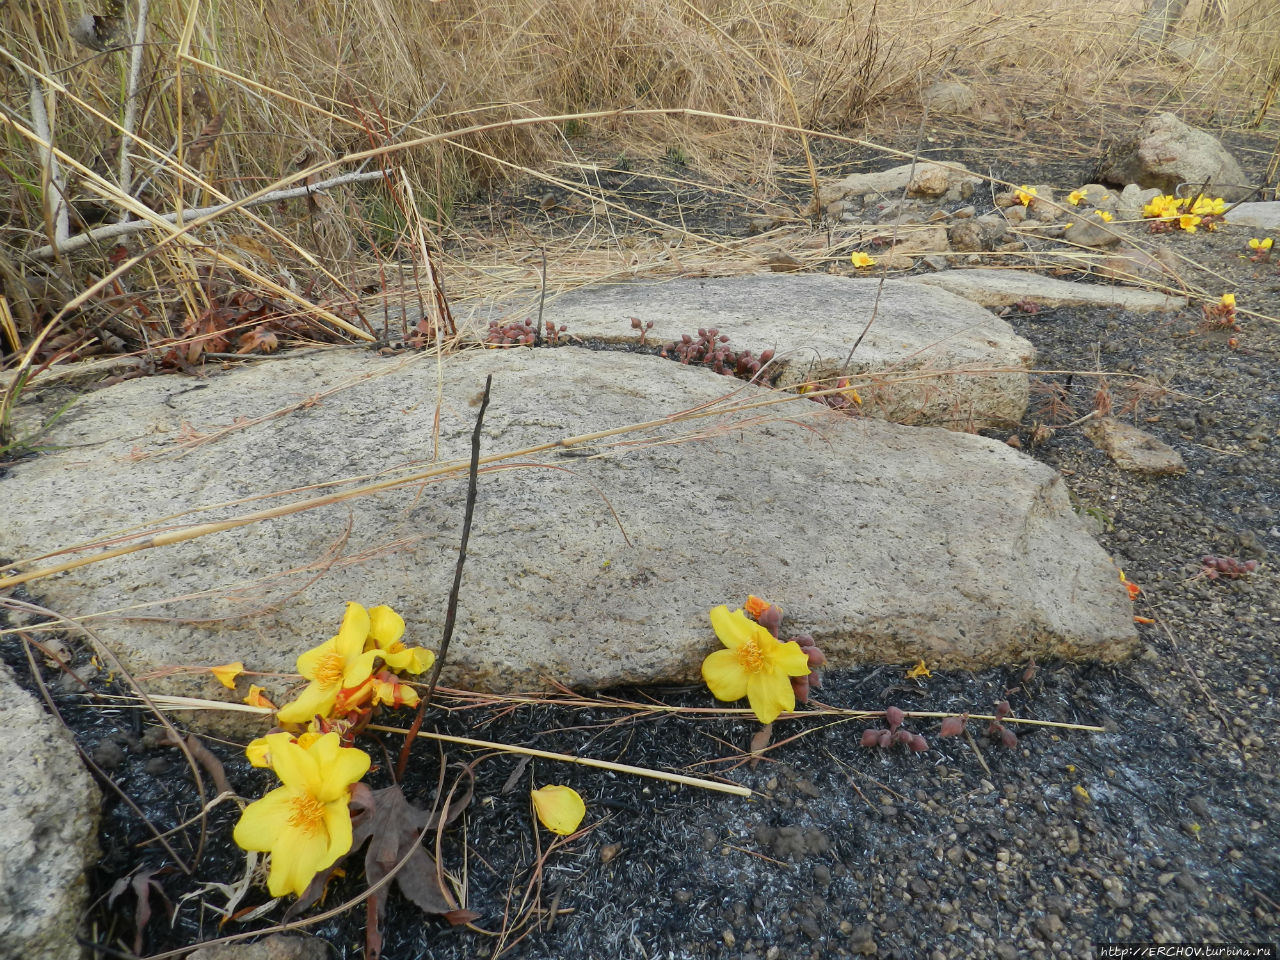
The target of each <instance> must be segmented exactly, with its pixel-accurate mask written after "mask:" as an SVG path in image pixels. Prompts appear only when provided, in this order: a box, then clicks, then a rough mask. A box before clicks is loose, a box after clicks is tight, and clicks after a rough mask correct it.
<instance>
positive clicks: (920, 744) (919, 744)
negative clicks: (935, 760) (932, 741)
mask: <svg viewBox="0 0 1280 960" xmlns="http://www.w3.org/2000/svg"><path fill="white" fill-rule="evenodd" d="M928 749H929V741H928V740H926V739H925V738H924V737H922V736H920V734H918V733H913V734H912V735H911V750H912V752H913V753H924V752H925V751H926V750H928Z"/></svg>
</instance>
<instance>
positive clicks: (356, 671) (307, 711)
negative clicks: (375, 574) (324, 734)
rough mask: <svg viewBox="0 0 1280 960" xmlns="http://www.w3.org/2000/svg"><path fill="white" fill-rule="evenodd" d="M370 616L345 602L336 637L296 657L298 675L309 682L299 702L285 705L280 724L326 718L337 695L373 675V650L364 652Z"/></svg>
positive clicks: (299, 697)
mask: <svg viewBox="0 0 1280 960" xmlns="http://www.w3.org/2000/svg"><path fill="white" fill-rule="evenodd" d="M368 636H369V614H368V613H367V612H366V611H365V609H364V607H362V606H360V604H358V603H348V604H347V612H346V615H345V616H344V617H343V618H342V627H341V629H339V631H338V635H337V636H336V637H333V638H331V639H329V640H326V641H325V642H324V643H322V644H320V646H318V647H312V648H311V649H310V650H308V651H307V652H306V653H304V654H302V655H301V656H299V657H298V672H299V673H300V674H302V675H303V676H304V677H306V678H307V679H308V680H310V681H311V683H309V684H308V685H307V688H306V689H305V690H303V691H302V693H301V694H300V695H299V696H298V699H296V700H294V701H293V702H292V703H286V704H285V705H284V706H283V707H281V708H280V710H279V711H278V713H277V714H276V716H277V717H278V718H279V720H280V722H281V723H296V724H301V723H307V722H309V721H310V720H311V718H312V717H314V716H315V715H316V714H319V715H320V716H322V717H327V716H328V715H329V713H330V711H332V710H333V706H334V702H335V701H336V700H337V699H338V694H339V693H341V692H342V691H343V690H344V689H349V688H352V687H358V686H360V684H362V683H364V682H365V681H366V680H368V679H369V676H370V675H371V674H372V673H373V661H374V660H375V659H376V658H377V656H378V653H377V652H376V651H369V652H368V653H366V652H365V649H364V643H365V639H366V638H367V637H368Z"/></svg>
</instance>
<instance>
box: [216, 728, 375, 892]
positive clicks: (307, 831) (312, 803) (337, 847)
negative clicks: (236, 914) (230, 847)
mask: <svg viewBox="0 0 1280 960" xmlns="http://www.w3.org/2000/svg"><path fill="white" fill-rule="evenodd" d="M265 739H266V740H267V743H268V748H267V749H268V750H269V752H270V755H271V765H272V767H273V768H274V770H275V772H276V775H277V776H278V777H279V778H280V780H281V782H282V783H283V784H284V785H283V786H281V787H277V788H276V789H275V790H272V791H271V792H270V793H268V794H267V795H266V796H265V797H263V798H262V799H261V800H255V801H254V802H253V803H251V804H249V806H247V807H245V809H244V812H243V813H242V814H241V815H240V821H239V822H238V823H237V824H236V828H235V832H234V834H233V836H234V837H235V841H236V844H237V845H238V846H239V847H241V848H242V849H244V850H261V851H269V852H270V853H271V872H270V874H269V875H268V877H267V889H268V890H270V891H271V895H272V896H273V897H282V896H284V895H285V894H286V893H292V894H294V895H296V896H301V895H302V893H303V892H304V891H305V890H306V889H307V885H308V884H309V883H310V882H311V879H312V877H314V876H315V875H316V874H317V873H319V872H320V871H321V870H324V869H325V868H326V867H330V866H332V865H333V864H334V862H335V861H336V860H337V859H338V858H339V857H341V856H342V855H343V854H345V853H346V852H347V851H348V850H350V849H351V813H350V811H349V810H348V809H347V802H348V800H349V798H350V796H351V785H352V784H354V783H355V782H356V781H357V780H359V779H360V778H361V777H363V776H364V775H365V773H366V772H367V771H368V769H369V755H368V754H367V753H365V752H364V751H363V750H355V749H352V748H350V747H343V746H340V744H339V741H338V735H337V734H336V733H326V734H325V735H324V736H322V737H320V738H319V739H318V740H316V741H315V743H313V744H312V746H311V748H310V749H309V750H308V749H305V748H304V747H301V746H299V745H298V744H296V743H294V742H293V740H292V738H291V737H290V736H289V734H287V733H273V734H268V735H267V737H266V738H265Z"/></svg>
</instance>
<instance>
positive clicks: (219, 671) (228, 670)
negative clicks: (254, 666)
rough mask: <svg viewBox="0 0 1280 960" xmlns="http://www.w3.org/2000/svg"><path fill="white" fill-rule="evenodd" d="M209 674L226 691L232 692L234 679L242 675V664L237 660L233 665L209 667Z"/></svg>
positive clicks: (234, 686) (234, 685)
mask: <svg viewBox="0 0 1280 960" xmlns="http://www.w3.org/2000/svg"><path fill="white" fill-rule="evenodd" d="M209 672H210V673H212V674H213V675H214V677H216V678H217V681H218V682H219V683H220V684H222V685H223V686H224V687H226V688H227V689H228V690H234V689H235V688H236V677H238V676H240V674H242V673H244V664H243V663H242V662H241V661H239V660H237V661H236V662H235V663H228V664H224V665H223V666H221V667H210V668H209Z"/></svg>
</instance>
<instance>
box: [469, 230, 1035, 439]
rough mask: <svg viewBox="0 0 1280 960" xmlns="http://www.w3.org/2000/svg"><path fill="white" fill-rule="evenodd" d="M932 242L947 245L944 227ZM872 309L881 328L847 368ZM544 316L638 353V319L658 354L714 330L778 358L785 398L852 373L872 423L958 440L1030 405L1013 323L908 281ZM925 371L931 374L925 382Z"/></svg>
mask: <svg viewBox="0 0 1280 960" xmlns="http://www.w3.org/2000/svg"><path fill="white" fill-rule="evenodd" d="M934 233H936V234H937V236H938V237H940V238H941V243H942V244H944V245H945V243H946V234H945V231H944V230H943V228H942V227H936V228H931V234H934ZM934 239H936V238H934ZM508 310H509V308H504V307H503V306H502V305H497V306H495V307H493V308H491V311H490V312H488V313H481V314H479V315H477V317H475V318H474V320H475V322H478V323H479V325H480V326H481V327H482V328H483V327H484V326H486V325H487V324H488V321H489V319H491V318H492V317H499V316H502V315H503V314H504V313H508ZM873 310H874V312H875V322H874V323H873V324H872V325H871V328H870V330H868V331H867V335H866V337H865V338H864V339H863V341H862V343H861V344H859V346H858V349H857V351H856V352H855V353H854V354H853V357H852V359H851V360H850V358H849V351H850V350H851V349H852V348H853V346H854V344H855V343H856V342H857V340H858V337H859V336H860V335H861V334H862V332H863V329H864V328H865V327H866V325H867V320H868V319H869V318H870V317H871V315H872V311H873ZM508 315H510V314H509V313H508ZM518 315H520V316H523V314H518ZM543 316H544V317H545V318H546V319H547V320H550V321H552V322H554V323H556V324H557V325H560V324H564V325H566V326H567V327H568V329H569V334H570V336H571V337H578V338H582V339H585V340H592V341H603V342H605V343H610V344H615V345H630V344H636V343H638V342H639V339H640V335H639V333H638V332H637V331H636V330H635V329H633V328H632V326H631V318H633V317H635V318H638V319H639V320H640V322H641V323H642V324H646V323H648V322H650V321H652V322H653V329H652V330H650V331H648V332H647V334H646V342H647V343H650V344H655V343H656V344H662V343H667V342H671V341H678V340H679V339H680V337H681V335H682V334H690V335H696V334H697V331H698V329H699V328H703V329H707V328H712V327H714V328H715V329H716V330H718V331H720V333H721V334H723V335H727V336H728V337H729V346H730V347H732V348H733V349H735V350H742V349H746V350H750V351H752V352H753V353H754V354H756V355H759V354H760V353H761V351H763V350H766V349H772V350H775V351H776V358H775V360H774V363H775V364H777V365H779V366H780V367H781V370H782V372H781V375H780V377H779V379H778V381H777V383H778V385H779V386H781V387H789V386H793V385H795V384H799V383H804V382H805V381H807V380H818V379H824V378H829V377H838V376H840V375H841V374H842V373H845V374H847V375H849V376H851V377H854V378H863V379H864V381H868V382H867V384H866V388H865V389H863V388H862V387H859V393H860V395H861V396H862V399H863V401H864V412H865V413H869V414H871V415H872V416H877V417H881V418H883V419H887V420H893V421H895V422H898V423H910V424H931V425H939V426H947V427H955V428H960V429H967V428H969V427H970V426H975V425H976V426H979V427H983V426H994V425H997V424H1016V423H1018V422H1019V421H1020V420H1021V419H1022V415H1023V413H1024V412H1025V410H1026V405H1027V389H1028V387H1027V377H1026V374H1025V373H1024V372H1023V371H1025V370H1026V369H1027V368H1028V367H1030V365H1031V363H1032V361H1033V360H1034V358H1035V351H1034V350H1033V349H1032V347H1031V344H1030V343H1028V342H1027V341H1026V340H1024V339H1023V338H1022V337H1019V336H1017V335H1016V334H1015V333H1014V332H1013V329H1012V328H1011V327H1010V326H1009V325H1008V324H1007V323H1005V322H1004V321H1003V320H1000V319H998V318H997V317H995V316H993V315H992V314H991V313H989V312H988V311H986V310H984V309H982V308H980V307H976V306H974V304H973V303H971V302H969V301H968V300H965V299H963V298H961V297H957V296H955V295H953V294H950V293H947V292H945V291H943V290H938V289H936V288H935V287H925V286H921V285H919V284H916V283H912V282H904V281H895V280H887V281H885V283H884V285H883V287H881V285H880V281H879V280H878V279H873V278H866V279H863V278H849V277H833V276H828V275H823V274H802V275H796V276H769V275H763V274H762V275H757V276H751V277H724V278H712V279H681V280H672V281H668V282H666V283H657V284H649V283H625V284H614V285H609V286H604V285H599V286H592V287H586V288H583V289H581V290H576V291H574V292H572V293H567V294H564V295H562V296H560V297H557V298H555V299H554V300H548V301H547V304H546V307H545V310H544V314H543ZM846 360H848V361H849V363H848V366H847V367H846V366H845V362H846ZM652 362H653V363H655V364H660V363H662V361H661V360H660V359H658V358H654V360H653V361H652ZM656 369H661V368H660V367H659V368H656ZM965 370H984V371H992V370H999V371H1003V372H995V373H992V372H987V373H966V372H964V371H965ZM922 371H934V374H931V375H927V376H925V377H924V378H923V379H921V378H920V377H919V376H918V375H919V374H920V373H921V372H922ZM895 378H897V382H894V380H895Z"/></svg>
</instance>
